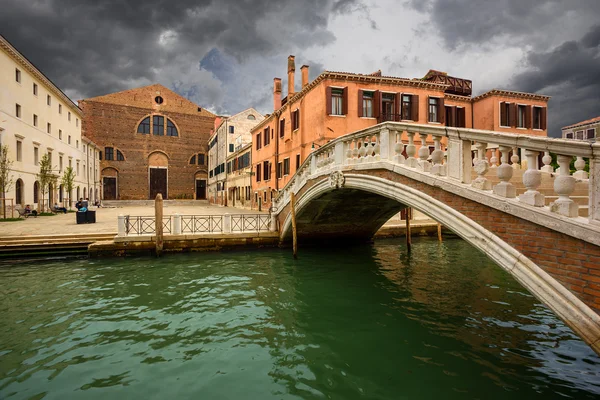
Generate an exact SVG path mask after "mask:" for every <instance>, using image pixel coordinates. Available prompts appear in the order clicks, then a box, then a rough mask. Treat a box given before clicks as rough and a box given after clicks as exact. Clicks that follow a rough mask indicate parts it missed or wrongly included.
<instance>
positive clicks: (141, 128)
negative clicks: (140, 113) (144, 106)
mask: <svg viewBox="0 0 600 400" xmlns="http://www.w3.org/2000/svg"><path fill="white" fill-rule="evenodd" d="M137 133H144V134H147V133H150V117H146V118H144V119H143V120H142V122H140V124H139V125H138V129H137Z"/></svg>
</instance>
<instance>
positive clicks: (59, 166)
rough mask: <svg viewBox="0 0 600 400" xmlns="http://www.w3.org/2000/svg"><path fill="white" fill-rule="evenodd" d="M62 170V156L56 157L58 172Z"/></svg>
mask: <svg viewBox="0 0 600 400" xmlns="http://www.w3.org/2000/svg"><path fill="white" fill-rule="evenodd" d="M62 169H63V156H58V172H62Z"/></svg>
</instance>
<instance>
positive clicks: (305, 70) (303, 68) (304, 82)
mask: <svg viewBox="0 0 600 400" xmlns="http://www.w3.org/2000/svg"><path fill="white" fill-rule="evenodd" d="M300 71H302V88H303V89H304V86H306V85H308V65H306V64H305V65H303V66H301V67H300Z"/></svg>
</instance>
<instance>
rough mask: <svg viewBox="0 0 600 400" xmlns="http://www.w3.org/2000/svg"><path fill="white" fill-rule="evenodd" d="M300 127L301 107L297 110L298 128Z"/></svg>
mask: <svg viewBox="0 0 600 400" xmlns="http://www.w3.org/2000/svg"><path fill="white" fill-rule="evenodd" d="M298 128H300V109H297V110H296V129H298Z"/></svg>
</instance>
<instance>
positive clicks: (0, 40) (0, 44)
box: [0, 35, 83, 117]
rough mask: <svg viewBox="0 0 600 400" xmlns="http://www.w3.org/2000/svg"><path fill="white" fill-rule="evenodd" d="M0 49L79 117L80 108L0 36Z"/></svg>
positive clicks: (81, 112)
mask: <svg viewBox="0 0 600 400" xmlns="http://www.w3.org/2000/svg"><path fill="white" fill-rule="evenodd" d="M0 48H1V49H2V50H4V51H5V52H6V53H8V55H9V56H10V57H11V58H12V59H14V60H15V61H16V62H17V63H18V64H19V65H21V66H22V67H23V68H25V69H26V70H27V71H29V72H30V73H31V74H32V75H33V76H35V77H36V78H37V79H39V80H40V81H41V82H42V83H44V85H46V87H48V88H49V89H50V91H51V92H52V93H53V94H54V95H55V96H56V97H59V98H60V99H62V101H64V102H65V103H67V104H70V105H71V108H72V109H73V110H74V111H75V112H76V113H77V114H78V115H79V116H80V117H81V116H83V111H81V108H79V106H78V105H77V104H76V103H75V102H74V101H73V100H71V99H70V98H69V97H68V96H67V95H66V94H64V93H63V91H62V90H60V89H59V88H58V86H56V85H55V84H54V83H53V82H52V81H51V80H50V79H49V78H48V77H47V76H46V75H44V74H43V73H42V72H41V71H40V70H39V69H37V67H36V66H35V65H33V63H32V62H31V61H29V60H28V59H27V58H26V57H25V56H24V55H23V54H21V53H20V52H19V50H17V49H16V48H15V47H14V46H13V45H12V44H10V42H9V41H8V40H6V38H5V37H4V36H2V35H0Z"/></svg>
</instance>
